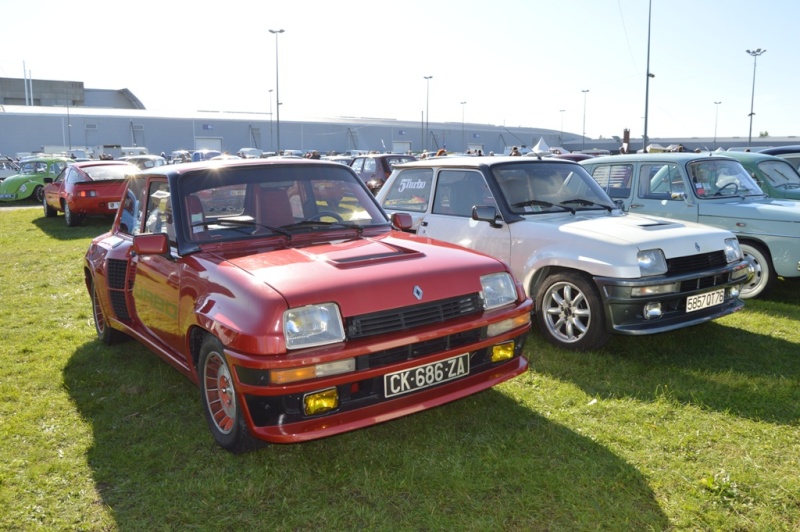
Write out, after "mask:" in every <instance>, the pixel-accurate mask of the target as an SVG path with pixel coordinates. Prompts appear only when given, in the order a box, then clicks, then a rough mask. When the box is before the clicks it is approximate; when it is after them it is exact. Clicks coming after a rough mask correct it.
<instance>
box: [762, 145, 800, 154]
mask: <svg viewBox="0 0 800 532" xmlns="http://www.w3.org/2000/svg"><path fill="white" fill-rule="evenodd" d="M758 153H766V154H769V155H785V154H787V153H800V146H775V147H773V148H764V149H763V150H759V152H758Z"/></svg>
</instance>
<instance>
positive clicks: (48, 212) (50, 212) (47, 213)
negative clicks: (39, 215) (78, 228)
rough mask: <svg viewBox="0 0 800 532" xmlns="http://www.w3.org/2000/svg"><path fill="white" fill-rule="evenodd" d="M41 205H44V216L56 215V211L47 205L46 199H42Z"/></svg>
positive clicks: (53, 216) (52, 216)
mask: <svg viewBox="0 0 800 532" xmlns="http://www.w3.org/2000/svg"><path fill="white" fill-rule="evenodd" d="M42 207H44V215H45V217H46V218H55V217H56V216H58V211H57V210H55V209H54V208H52V207H51V206H50V205H48V204H47V200H46V199H42Z"/></svg>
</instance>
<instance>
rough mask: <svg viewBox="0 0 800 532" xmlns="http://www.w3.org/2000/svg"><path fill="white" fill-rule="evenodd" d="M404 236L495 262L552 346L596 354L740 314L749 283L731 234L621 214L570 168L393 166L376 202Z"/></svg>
mask: <svg viewBox="0 0 800 532" xmlns="http://www.w3.org/2000/svg"><path fill="white" fill-rule="evenodd" d="M377 199H378V202H379V203H380V204H381V206H382V207H383V208H384V209H385V210H386V211H387V212H389V213H401V212H404V213H408V214H410V215H411V217H412V220H413V222H412V223H411V224H410V225H409V227H408V228H406V229H407V230H410V231H412V232H416V233H418V234H419V235H424V236H428V237H431V238H435V239H439V240H444V241H447V242H451V243H454V244H458V245H461V246H465V247H468V248H472V249H475V250H478V251H481V252H484V253H487V254H489V255H492V256H494V257H497V258H499V259H501V260H503V261H505V262H506V263H508V264H509V265H510V266H511V271H512V273H513V274H514V275H515V276H516V277H517V278H518V279H519V280H520V281H521V282H522V284H523V286H524V287H525V290H526V291H527V293H528V295H529V296H530V297H531V298H532V299H533V300H534V303H535V305H534V313H535V316H536V320H537V323H538V324H539V329H540V330H541V331H542V332H543V333H544V334H545V335H546V337H547V339H548V340H550V341H551V342H552V343H554V344H555V345H559V346H561V347H565V348H568V349H575V350H587V349H597V348H600V347H602V346H603V345H604V344H605V343H606V342H608V340H609V339H610V338H611V335H612V334H629V335H638V334H652V333H659V332H664V331H670V330H673V329H678V328H681V327H687V326H690V325H695V324H698V323H702V322H706V321H708V320H712V319H715V318H718V317H720V316H724V315H727V314H730V313H732V312H735V311H738V310H740V309H741V308H743V305H744V303H743V302H742V300H741V298H740V297H739V294H740V290H741V287H742V285H743V284H744V283H745V282H747V280H748V279H749V277H750V276H751V275H752V269H751V267H750V265H749V262H748V261H747V260H745V259H743V256H742V251H741V249H740V248H739V243H738V241H737V239H736V237H735V236H734V235H733V233H731V232H730V231H727V230H723V229H717V228H712V227H708V226H704V225H699V224H694V223H690V222H683V221H675V220H669V219H664V218H657V217H654V216H642V215H632V214H627V213H625V212H623V211H621V210H620V209H618V208H617V207H616V206H615V205H614V202H613V201H612V200H611V199H610V198H609V197H608V195H607V194H606V193H605V192H604V191H603V190H602V188H601V187H600V186H599V185H598V184H597V183H596V182H595V181H594V180H593V179H592V177H591V176H590V175H589V174H588V173H587V172H586V170H585V169H584V168H583V167H582V166H580V165H579V164H577V163H575V162H573V161H568V160H560V159H552V158H546V159H538V158H535V157H442V158H437V159H424V160H421V161H416V162H412V163H407V164H402V165H399V166H396V167H395V169H394V171H393V172H392V174H391V176H390V177H389V179H388V180H387V182H386V184H385V185H384V186H383V188H381V190H380V192H379V193H378V195H377Z"/></svg>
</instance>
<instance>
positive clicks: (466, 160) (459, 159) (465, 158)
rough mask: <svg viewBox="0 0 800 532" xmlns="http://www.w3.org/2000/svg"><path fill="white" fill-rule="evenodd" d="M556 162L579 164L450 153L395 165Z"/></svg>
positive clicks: (510, 156) (479, 164) (484, 164)
mask: <svg viewBox="0 0 800 532" xmlns="http://www.w3.org/2000/svg"><path fill="white" fill-rule="evenodd" d="M539 162H542V163H545V162H546V163H555V164H577V163H575V161H570V160H568V159H555V158H553V157H543V158H541V159H539V158H537V157H520V156H512V155H495V156H492V155H489V156H479V157H476V156H474V155H448V156H446V157H431V158H429V159H419V160H417V161H410V162H407V163H403V164H398V165H395V168H414V167H417V166H419V167H430V166H437V167H453V168H480V167H484V166H486V167H489V166H495V165H498V164H507V163H534V164H535V163H539Z"/></svg>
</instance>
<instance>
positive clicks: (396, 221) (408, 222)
mask: <svg viewBox="0 0 800 532" xmlns="http://www.w3.org/2000/svg"><path fill="white" fill-rule="evenodd" d="M413 224H414V221H413V219H412V218H411V215H410V214H408V213H407V212H396V213H393V214H392V225H393V226H395V227H396V228H397V229H399V230H401V231H410V230H411V226H412V225H413Z"/></svg>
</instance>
